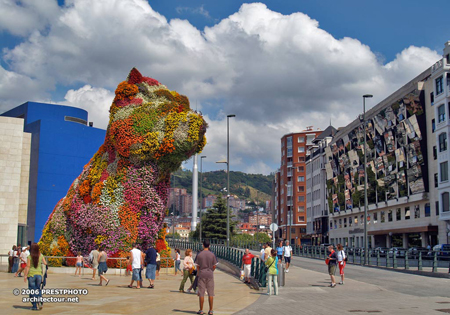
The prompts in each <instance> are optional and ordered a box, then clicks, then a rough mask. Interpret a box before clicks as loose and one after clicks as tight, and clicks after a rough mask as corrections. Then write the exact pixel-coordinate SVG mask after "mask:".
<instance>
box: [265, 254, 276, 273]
mask: <svg viewBox="0 0 450 315" xmlns="http://www.w3.org/2000/svg"><path fill="white" fill-rule="evenodd" d="M274 262H275V258H274V259H273V261H272V263H271V264H270V266H269V267H267V266H266V267H264V270H265V272H266V273H267V271H269V268H270V267H272V265H273V263H274Z"/></svg>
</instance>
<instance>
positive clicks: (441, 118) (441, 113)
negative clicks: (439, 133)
mask: <svg viewBox="0 0 450 315" xmlns="http://www.w3.org/2000/svg"><path fill="white" fill-rule="evenodd" d="M443 121H445V106H444V105H441V106H439V107H438V122H440V123H441V122H443Z"/></svg>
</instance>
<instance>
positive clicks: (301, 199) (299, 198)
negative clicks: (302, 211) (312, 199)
mask: <svg viewBox="0 0 450 315" xmlns="http://www.w3.org/2000/svg"><path fill="white" fill-rule="evenodd" d="M297 200H298V202H303V201H305V196H298V197H297Z"/></svg>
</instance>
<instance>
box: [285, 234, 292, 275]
mask: <svg viewBox="0 0 450 315" xmlns="http://www.w3.org/2000/svg"><path fill="white" fill-rule="evenodd" d="M291 256H292V247H291V246H290V245H289V241H286V245H285V246H283V258H284V262H285V263H286V272H289V265H290V264H291Z"/></svg>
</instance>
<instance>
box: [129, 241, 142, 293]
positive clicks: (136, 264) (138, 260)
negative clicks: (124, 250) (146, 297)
mask: <svg viewBox="0 0 450 315" xmlns="http://www.w3.org/2000/svg"><path fill="white" fill-rule="evenodd" d="M130 262H131V268H132V270H133V273H132V276H131V283H130V284H129V285H128V287H129V288H132V287H133V283H134V281H136V289H140V288H141V286H142V264H143V263H144V253H143V252H141V250H140V249H138V248H137V244H133V249H132V250H131V252H130Z"/></svg>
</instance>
